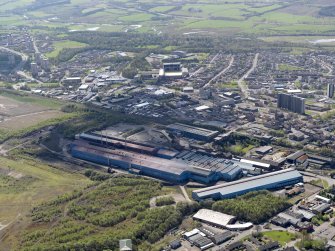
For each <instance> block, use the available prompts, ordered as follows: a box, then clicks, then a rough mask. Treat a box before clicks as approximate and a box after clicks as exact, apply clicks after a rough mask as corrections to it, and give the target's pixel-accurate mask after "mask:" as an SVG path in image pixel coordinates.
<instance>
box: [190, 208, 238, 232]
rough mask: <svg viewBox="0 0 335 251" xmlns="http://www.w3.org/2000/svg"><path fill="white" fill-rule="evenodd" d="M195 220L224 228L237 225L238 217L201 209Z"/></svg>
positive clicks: (194, 217)
mask: <svg viewBox="0 0 335 251" xmlns="http://www.w3.org/2000/svg"><path fill="white" fill-rule="evenodd" d="M193 219H195V220H198V221H201V222H204V223H207V224H210V225H213V226H216V227H220V228H224V227H226V226H227V225H229V224H232V223H235V221H236V217H235V216H232V215H229V214H224V213H220V212H216V211H213V210H209V209H200V210H199V211H198V212H197V213H196V214H195V215H194V216H193Z"/></svg>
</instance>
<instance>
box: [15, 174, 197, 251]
mask: <svg viewBox="0 0 335 251" xmlns="http://www.w3.org/2000/svg"><path fill="white" fill-rule="evenodd" d="M160 188H161V185H160V183H158V182H156V181H152V180H148V179H145V178H140V177H121V176H120V177H114V178H112V179H108V180H105V181H102V182H100V183H99V184H94V185H92V186H90V187H88V188H86V189H84V191H81V192H76V193H74V194H69V195H65V196H60V197H58V198H57V199H56V200H54V201H51V202H49V203H45V204H42V205H41V206H39V207H38V208H35V209H34V210H33V211H34V215H35V218H34V219H33V220H34V228H33V230H30V231H29V232H26V233H24V234H23V235H22V239H21V247H20V248H21V249H20V250H27V251H28V250H48V251H50V250H51V251H56V250H57V251H61V250H87V251H88V250H90V251H91V250H117V249H118V245H119V240H120V239H124V238H130V239H132V240H133V244H134V246H135V249H134V250H137V247H138V246H142V245H146V246H151V245H152V244H153V243H155V242H157V241H158V240H159V239H161V238H162V237H163V236H164V235H165V234H166V233H167V232H168V231H169V230H170V229H172V228H174V227H177V226H179V224H180V223H181V221H182V219H183V217H184V216H186V215H189V214H192V213H194V212H195V211H196V210H198V209H199V204H198V203H194V204H188V203H178V204H177V205H176V207H174V206H167V207H164V208H154V209H150V208H149V200H150V198H152V197H154V196H157V195H159V193H160V191H161V189H160ZM53 210H56V211H57V213H56V215H57V216H56V215H54V216H56V217H53V218H52V219H51V221H52V222H50V218H48V217H45V216H44V215H43V213H42V212H43V211H44V212H52V211H53ZM37 215H39V217H36V216H37ZM60 216H61V217H60ZM41 223H42V224H41ZM40 224H41V225H40ZM39 226H40V227H39ZM46 226H47V227H46Z"/></svg>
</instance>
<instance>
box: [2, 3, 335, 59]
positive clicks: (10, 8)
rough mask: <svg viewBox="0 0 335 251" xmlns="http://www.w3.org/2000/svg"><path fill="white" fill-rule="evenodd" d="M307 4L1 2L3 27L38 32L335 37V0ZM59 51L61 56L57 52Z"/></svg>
mask: <svg viewBox="0 0 335 251" xmlns="http://www.w3.org/2000/svg"><path fill="white" fill-rule="evenodd" d="M302 2H303V1H301V0H286V1H279V0H270V1H266V2H259V1H258V2H255V1H253V0H246V1H243V2H241V1H238V0H229V1H225V0H218V1H215V2H213V1H207V0H196V1H184V2H179V1H178V2H168V1H166V0H161V1H152V0H140V1H135V0H125V1H115V0H112V1H108V2H105V1H88V0H72V1H71V2H70V3H53V1H51V3H49V4H44V5H43V2H42V3H41V4H40V5H38V4H36V2H35V1H32V0H14V1H9V2H8V1H6V0H1V1H0V6H1V10H0V14H1V15H0V16H1V17H0V25H1V26H4V27H5V26H8V25H20V24H24V25H27V26H31V27H35V28H36V29H41V27H46V28H50V29H53V28H67V29H68V30H69V31H74V30H99V31H125V32H130V31H131V32H152V33H155V32H156V33H160V32H170V31H174V32H176V33H187V32H190V31H192V32H198V31H199V30H201V31H207V32H216V31H218V30H223V31H226V32H227V33H228V34H230V33H233V34H236V33H239V34H243V33H246V34H250V33H252V34H259V35H265V36H268V35H301V36H306V34H313V35H314V34H319V35H329V34H333V27H334V25H335V18H334V17H329V16H326V15H325V14H324V9H325V8H327V7H329V6H332V5H334V4H333V3H332V1H323V0H316V1H311V2H309V3H306V2H304V5H302V4H301V3H302ZM14 12H15V14H14ZM19 13H22V15H20V14H19ZM23 13H24V14H23ZM8 17H9V18H8ZM132 25H136V26H138V25H140V26H141V28H137V29H132V27H131V26H132ZM62 46H73V45H70V44H59V45H58V46H56V48H61V47H62ZM76 46H77V45H76ZM53 53H55V54H57V50H55V52H53Z"/></svg>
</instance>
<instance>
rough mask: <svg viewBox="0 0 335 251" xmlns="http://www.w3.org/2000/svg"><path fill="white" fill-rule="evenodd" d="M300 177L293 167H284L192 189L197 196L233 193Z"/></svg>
mask: <svg viewBox="0 0 335 251" xmlns="http://www.w3.org/2000/svg"><path fill="white" fill-rule="evenodd" d="M300 177H302V176H301V174H300V173H299V172H298V171H296V170H294V169H286V170H281V171H277V172H272V173H268V174H263V175H258V176H255V177H251V178H246V179H242V180H238V181H233V182H229V183H225V184H220V185H216V186H211V187H207V188H203V189H199V190H195V191H193V193H195V194H196V195H197V196H198V197H199V198H202V197H208V196H211V195H213V194H217V193H220V194H221V195H229V194H234V193H237V192H240V191H244V190H249V189H250V190H253V189H256V188H258V187H262V186H266V185H269V184H273V183H277V182H282V181H283V180H291V179H295V178H300Z"/></svg>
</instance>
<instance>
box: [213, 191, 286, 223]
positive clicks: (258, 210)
mask: <svg viewBox="0 0 335 251" xmlns="http://www.w3.org/2000/svg"><path fill="white" fill-rule="evenodd" d="M289 207H290V203H288V202H287V200H286V199H285V198H281V197H278V196H274V195H272V194H271V193H270V192H268V191H259V192H250V193H248V194H245V195H243V196H240V197H237V198H235V199H229V200H222V201H217V202H215V203H214V204H213V206H212V209H213V210H215V211H219V212H222V213H226V214H231V215H235V216H237V218H238V219H239V220H243V221H251V222H253V223H257V224H258V223H262V222H265V221H266V220H268V219H269V218H271V217H273V216H274V215H276V214H278V213H279V212H281V211H283V210H285V209H287V208H289Z"/></svg>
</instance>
